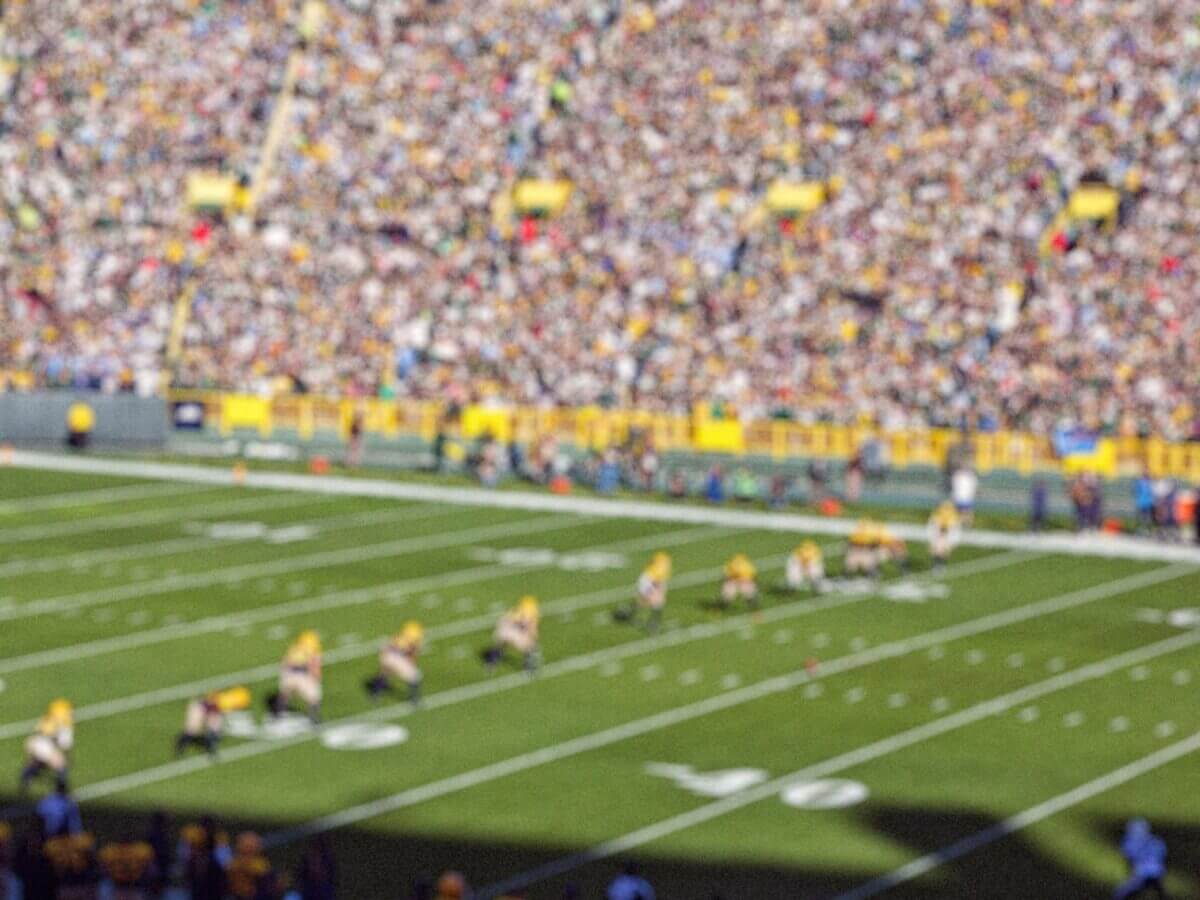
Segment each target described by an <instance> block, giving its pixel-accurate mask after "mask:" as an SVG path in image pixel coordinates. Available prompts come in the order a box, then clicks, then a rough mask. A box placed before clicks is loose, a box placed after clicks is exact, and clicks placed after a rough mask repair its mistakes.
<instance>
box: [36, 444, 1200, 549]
mask: <svg viewBox="0 0 1200 900" xmlns="http://www.w3.org/2000/svg"><path fill="white" fill-rule="evenodd" d="M13 464H14V465H18V466H25V467H28V468H34V469H48V470H53V471H63V472H94V473H97V474H108V475H124V476H129V477H141V478H158V479H168V480H174V481H193V482H197V483H201V484H219V485H231V484H233V474H232V472H231V471H230V470H228V469H218V468H212V467H206V466H197V465H187V464H181V463H179V464H175V463H147V462H130V461H125V460H116V459H93V458H81V457H74V456H62V455H59V454H52V453H32V452H26V451H16V452H14V454H13ZM246 484H247V486H250V487H258V488H268V489H277V490H295V491H310V492H313V493H320V494H335V495H341V496H357V497H392V498H397V499H406V500H424V501H428V502H434V503H453V504H458V505H462V506H483V507H493V508H502V509H523V510H535V511H542V512H547V511H549V512H573V513H576V514H579V515H588V516H599V517H607V518H622V519H646V520H651V521H659V522H685V523H687V522H690V523H693V524H702V525H728V526H730V527H734V528H756V529H762V530H770V531H791V532H809V533H812V534H829V535H839V536H843V537H844V536H846V535H848V534H849V533H850V532H851V531H852V530H853V528H854V523H853V522H851V521H848V520H846V519H830V518H825V517H822V516H807V515H794V514H789V513H776V512H753V511H750V510H737V509H727V508H723V507H711V506H695V505H686V504H678V503H655V502H649V501H633V500H605V499H601V498H595V497H561V496H557V495H554V494H549V493H542V492H536V493H535V492H532V491H492V490H486V489H483V488H465V487H451V486H441V485H429V484H410V483H404V482H396V481H382V480H373V479H368V478H346V477H340V476H324V475H322V476H313V475H295V474H287V473H280V472H250V473H248V474H247V475H246ZM893 530H894V531H895V532H896V533H897V534H898V535H900V536H901V537H903V538H904V539H905V540H913V541H921V542H924V540H925V538H926V531H925V528H924V526H922V525H914V524H899V525H896V526H894V528H893ZM962 542H963V543H964V544H966V545H969V546H977V547H990V548H1000V549H1008V550H1030V551H1032V552H1034V553H1061V554H1066V555H1071V556H1108V557H1117V558H1123V559H1145V560H1157V561H1164V562H1192V563H1197V564H1200V547H1194V546H1186V545H1183V544H1163V543H1158V542H1155V541H1151V540H1143V539H1139V538H1132V537H1118V536H1112V535H1094V534H1082V535H1072V534H1053V533H1052V534H1013V533H1008V532H998V531H975V530H970V531H967V532H966V533H965V534H964V535H963V539H962Z"/></svg>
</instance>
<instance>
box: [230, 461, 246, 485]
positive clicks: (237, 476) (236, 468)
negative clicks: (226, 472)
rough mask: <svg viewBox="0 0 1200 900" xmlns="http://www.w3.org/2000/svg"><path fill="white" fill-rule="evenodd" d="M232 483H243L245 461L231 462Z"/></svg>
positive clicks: (244, 481)
mask: <svg viewBox="0 0 1200 900" xmlns="http://www.w3.org/2000/svg"><path fill="white" fill-rule="evenodd" d="M233 483H234V484H245V483H246V464H245V463H234V464H233Z"/></svg>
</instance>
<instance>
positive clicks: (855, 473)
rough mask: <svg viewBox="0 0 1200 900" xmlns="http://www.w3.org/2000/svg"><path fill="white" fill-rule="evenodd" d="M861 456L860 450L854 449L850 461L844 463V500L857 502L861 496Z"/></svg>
mask: <svg viewBox="0 0 1200 900" xmlns="http://www.w3.org/2000/svg"><path fill="white" fill-rule="evenodd" d="M863 472H864V470H863V457H862V451H861V450H855V451H854V455H853V456H851V457H850V461H849V462H848V463H846V502H847V503H857V502H858V501H859V498H861V497H862V489H863Z"/></svg>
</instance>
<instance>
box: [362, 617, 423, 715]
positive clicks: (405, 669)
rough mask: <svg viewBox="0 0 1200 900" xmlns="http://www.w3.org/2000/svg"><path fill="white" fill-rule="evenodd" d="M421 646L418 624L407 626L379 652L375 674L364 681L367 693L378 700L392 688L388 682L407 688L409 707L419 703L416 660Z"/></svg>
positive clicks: (419, 680) (421, 640)
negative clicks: (377, 670) (400, 683)
mask: <svg viewBox="0 0 1200 900" xmlns="http://www.w3.org/2000/svg"><path fill="white" fill-rule="evenodd" d="M424 646H425V629H424V628H422V627H421V625H420V623H419V622H407V623H405V625H404V627H403V628H402V629H401V630H400V631H398V632H396V634H395V635H393V636H392V639H391V640H390V641H388V642H387V643H386V644H385V645H384V647H383V649H382V650H380V651H379V674H377V675H376V676H375V677H374V678H371V679H368V681H367V684H366V688H367V693H368V694H370V695H371V696H372V697H378V696H379V695H380V694H382V693H383V692H384V691H386V690H388V689H389V688H390V687H391V686H392V679H395V680H397V681H402V682H404V684H406V685H408V699H409V701H410V702H411V703H412V705H413V706H416V705H418V704H419V703H420V702H421V669H420V668H419V667H418V665H417V660H418V658H419V657H420V656H421V650H422V649H423V648H424Z"/></svg>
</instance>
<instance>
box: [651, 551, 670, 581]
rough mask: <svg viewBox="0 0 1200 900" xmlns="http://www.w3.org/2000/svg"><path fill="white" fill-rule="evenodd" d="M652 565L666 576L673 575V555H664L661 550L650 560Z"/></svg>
mask: <svg viewBox="0 0 1200 900" xmlns="http://www.w3.org/2000/svg"><path fill="white" fill-rule="evenodd" d="M650 565H651V566H653V567H654V568H655V569H658V570H659V571H661V572H662V573H663V574H664V575H670V574H671V554H669V553H664V552H662V551H661V550H660V551H658V552H657V553H655V554H654V558H653V559H651V560H650Z"/></svg>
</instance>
